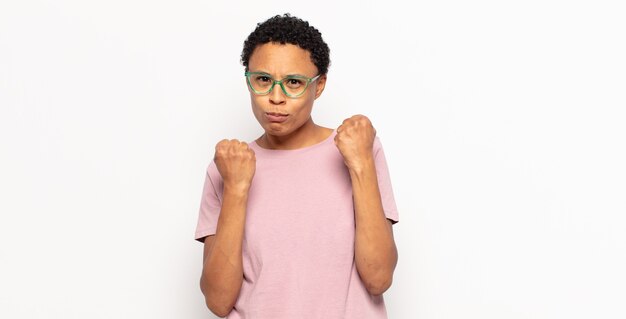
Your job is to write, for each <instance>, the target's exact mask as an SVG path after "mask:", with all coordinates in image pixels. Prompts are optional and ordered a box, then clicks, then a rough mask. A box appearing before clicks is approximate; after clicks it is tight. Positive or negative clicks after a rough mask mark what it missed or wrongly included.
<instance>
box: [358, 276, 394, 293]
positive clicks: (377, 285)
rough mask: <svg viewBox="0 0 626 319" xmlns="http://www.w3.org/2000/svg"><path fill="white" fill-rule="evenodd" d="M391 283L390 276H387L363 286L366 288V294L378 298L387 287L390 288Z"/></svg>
mask: <svg viewBox="0 0 626 319" xmlns="http://www.w3.org/2000/svg"><path fill="white" fill-rule="evenodd" d="M392 281H393V278H392V276H388V277H386V278H382V279H379V280H376V281H370V282H367V283H366V284H365V287H366V288H367V292H368V293H369V294H370V295H372V296H380V295H382V294H383V293H384V292H385V291H387V289H389V287H391V283H392Z"/></svg>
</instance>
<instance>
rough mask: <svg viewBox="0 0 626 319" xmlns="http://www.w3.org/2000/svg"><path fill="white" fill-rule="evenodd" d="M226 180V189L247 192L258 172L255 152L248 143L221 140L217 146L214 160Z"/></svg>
mask: <svg viewBox="0 0 626 319" xmlns="http://www.w3.org/2000/svg"><path fill="white" fill-rule="evenodd" d="M213 160H214V161H215V165H216V166H217V170H218V171H219V172H220V175H222V179H223V180H224V188H226V187H229V188H233V189H236V190H242V191H247V190H248V189H249V188H250V184H251V183H252V178H253V177H254V172H255V170H256V157H255V155H254V151H253V150H252V149H250V148H249V147H248V144H247V143H246V142H242V141H239V140H236V139H235V140H227V139H224V140H221V141H219V143H217V145H215V157H214V159H213Z"/></svg>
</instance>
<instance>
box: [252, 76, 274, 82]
mask: <svg viewBox="0 0 626 319" xmlns="http://www.w3.org/2000/svg"><path fill="white" fill-rule="evenodd" d="M256 81H258V82H271V81H272V78H270V77H269V76H267V75H258V76H257V77H256Z"/></svg>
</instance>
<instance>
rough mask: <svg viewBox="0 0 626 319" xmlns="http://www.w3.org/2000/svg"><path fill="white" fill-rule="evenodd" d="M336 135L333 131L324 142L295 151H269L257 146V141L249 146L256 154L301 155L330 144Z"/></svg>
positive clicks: (335, 131)
mask: <svg viewBox="0 0 626 319" xmlns="http://www.w3.org/2000/svg"><path fill="white" fill-rule="evenodd" d="M335 134H337V129H333V131H332V132H331V133H330V135H329V136H328V137H327V138H326V139H324V140H322V141H321V142H318V143H317V144H313V145H309V146H305V147H301V148H296V149H293V150H273V149H269V148H263V147H261V146H259V144H257V142H256V140H254V141H252V142H251V143H249V145H250V146H251V147H252V148H253V149H254V151H255V152H256V153H265V154H284V155H287V154H299V153H302V152H306V151H309V150H312V149H315V148H318V147H321V146H322V145H325V144H328V143H330V141H332V140H333V139H334V137H335Z"/></svg>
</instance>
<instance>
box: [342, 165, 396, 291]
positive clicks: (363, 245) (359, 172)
mask: <svg viewBox="0 0 626 319" xmlns="http://www.w3.org/2000/svg"><path fill="white" fill-rule="evenodd" d="M363 163H364V165H363V166H362V167H360V168H355V169H350V177H351V179H352V191H353V196H354V207H355V222H356V234H355V244H354V251H355V252H354V254H355V262H356V267H357V270H358V272H359V275H360V276H361V279H362V280H363V282H364V283H365V286H366V287H367V290H368V291H369V293H370V294H372V295H380V294H382V293H383V292H385V291H386V290H387V289H388V288H389V287H390V286H391V282H392V278H393V271H394V270H395V268H396V263H397V261H398V251H397V249H396V244H395V242H394V239H393V230H392V226H391V221H389V220H387V219H386V218H385V214H384V212H383V207H382V203H381V199H380V191H379V189H378V180H377V177H376V167H375V164H374V159H373V158H369V159H367V160H365V161H364V162H363Z"/></svg>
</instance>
